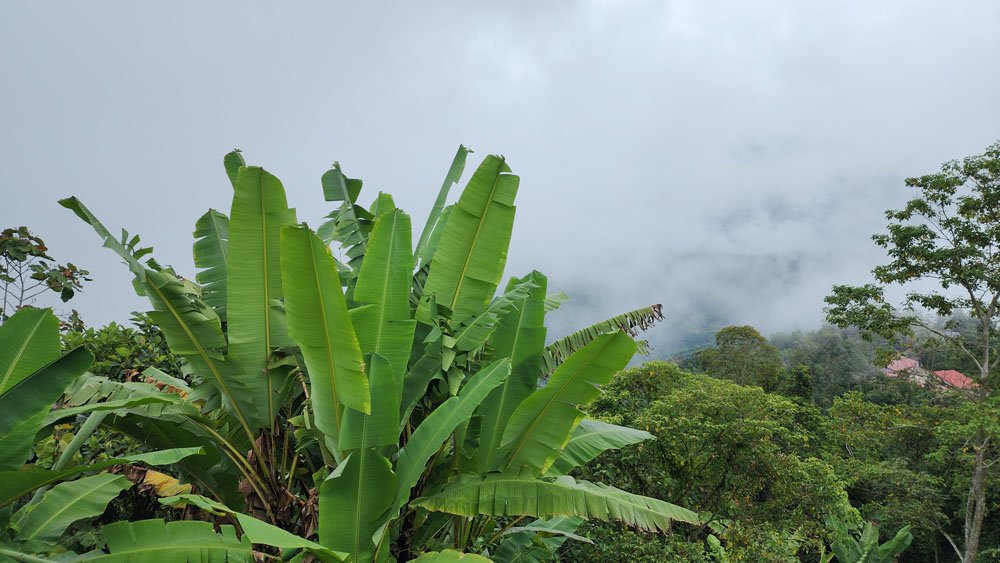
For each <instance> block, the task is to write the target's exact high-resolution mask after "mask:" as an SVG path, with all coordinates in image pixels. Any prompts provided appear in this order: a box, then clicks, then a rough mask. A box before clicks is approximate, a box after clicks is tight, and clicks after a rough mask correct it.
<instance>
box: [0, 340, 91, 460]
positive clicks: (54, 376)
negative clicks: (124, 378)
mask: <svg viewBox="0 0 1000 563" xmlns="http://www.w3.org/2000/svg"><path fill="white" fill-rule="evenodd" d="M93 363H94V355H93V354H91V353H90V352H89V351H87V350H86V349H84V348H82V347H81V348H75V349H73V350H70V351H69V352H67V353H66V354H65V355H63V356H61V357H59V358H57V359H55V360H53V361H52V362H50V363H49V364H48V365H46V366H44V367H42V368H41V369H39V370H38V371H36V372H34V373H32V374H31V375H28V376H27V377H24V378H23V379H21V381H19V382H17V384H15V385H14V386H12V387H10V388H9V389H7V390H6V391H5V392H4V393H3V394H2V395H0V471H3V470H8V469H17V468H18V467H20V466H21V465H23V464H24V461H25V459H27V457H28V454H29V453H30V451H31V446H32V444H33V443H34V441H35V434H36V433H37V432H38V431H39V430H40V429H41V428H42V426H43V425H44V424H45V415H46V414H47V413H48V411H49V409H50V408H51V407H52V404H53V403H55V402H56V401H57V400H59V398H60V397H62V395H63V391H65V390H66V387H68V386H69V384H70V383H72V382H73V380H75V379H76V378H78V377H80V376H81V375H83V373H84V372H85V371H87V369H89V368H90V365H91V364H93Z"/></svg>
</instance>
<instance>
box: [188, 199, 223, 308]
mask: <svg viewBox="0 0 1000 563" xmlns="http://www.w3.org/2000/svg"><path fill="white" fill-rule="evenodd" d="M194 237H195V241H194V265H195V266H196V267H198V268H201V271H200V272H198V273H197V274H195V279H196V280H198V283H199V284H200V285H201V292H202V293H201V295H202V299H204V300H205V303H208V305H209V306H210V307H212V308H213V309H215V312H216V314H218V315H219V318H220V319H222V321H223V322H225V320H226V301H227V297H226V282H227V280H228V277H229V273H228V267H229V217H226V215H225V214H223V213H219V212H218V211H216V210H214V209H209V210H208V211H207V212H205V214H204V215H202V216H201V218H200V219H198V222H197V223H195V228H194Z"/></svg>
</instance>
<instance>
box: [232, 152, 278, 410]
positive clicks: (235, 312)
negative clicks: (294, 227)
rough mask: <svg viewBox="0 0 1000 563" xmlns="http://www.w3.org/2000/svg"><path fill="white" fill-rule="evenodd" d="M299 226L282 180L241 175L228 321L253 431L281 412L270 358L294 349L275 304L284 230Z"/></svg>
mask: <svg viewBox="0 0 1000 563" xmlns="http://www.w3.org/2000/svg"><path fill="white" fill-rule="evenodd" d="M294 222H295V210H294V209H289V208H288V202H287V200H286V199H285V189H284V188H283V187H282V185H281V182H280V181H279V180H278V179H277V178H275V177H274V176H272V175H271V174H270V173H268V172H266V171H265V170H263V169H261V168H259V167H256V166H245V167H242V168H240V169H239V174H238V175H237V179H236V189H235V191H234V193H233V208H232V212H231V213H230V218H229V265H228V271H227V278H226V279H227V281H226V285H227V287H226V290H227V292H228V302H227V306H226V318H227V327H228V335H229V355H230V356H231V357H233V358H236V359H237V360H238V361H239V363H240V367H241V368H242V370H241V373H240V375H239V376H238V377H239V378H240V379H242V380H244V381H245V386H246V387H247V389H249V390H250V395H251V396H252V398H253V399H252V400H253V404H254V410H253V411H252V412H250V413H247V415H248V421H249V422H250V423H251V426H263V427H270V426H271V422H272V421H273V420H274V417H275V416H276V414H277V410H278V406H277V405H276V404H275V401H276V397H275V394H276V390H275V388H274V387H275V386H274V383H273V381H272V378H271V377H268V373H267V371H268V367H269V366H268V358H269V357H270V355H271V352H272V351H273V350H274V349H275V348H279V347H282V346H287V345H289V344H291V341H290V340H289V339H288V334H287V330H286V328H285V320H284V318H282V317H283V315H282V314H281V312H280V309H278V308H276V307H275V303H277V302H279V301H280V300H281V297H282V292H281V266H280V264H279V259H280V252H281V251H280V243H279V239H280V235H281V227H282V225H289V224H292V223H294Z"/></svg>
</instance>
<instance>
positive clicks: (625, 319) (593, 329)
mask: <svg viewBox="0 0 1000 563" xmlns="http://www.w3.org/2000/svg"><path fill="white" fill-rule="evenodd" d="M551 298H552V296H550V297H549V298H546V300H547V301H548V300H549V299H551ZM564 300H565V299H564ZM662 309H663V308H662V306H660V305H649V306H646V307H640V308H639V309H635V310H634V311H629V312H627V313H622V314H621V315H617V316H614V317H611V318H610V319H605V320H603V321H601V322H599V323H594V324H592V325H590V326H588V327H586V328H582V329H580V330H578V331H576V332H574V333H572V334H570V335H567V336H564V337H562V338H560V339H559V340H556V341H555V342H553V343H552V344H549V345H548V346H546V347H545V353H544V354H543V355H542V361H543V362H544V366H543V368H542V369H543V370H544V371H543V374H544V375H548V374H550V373H552V371H553V370H555V369H556V368H557V367H558V366H559V364H561V363H563V361H564V360H565V359H566V358H568V357H569V356H570V355H571V354H573V353H574V352H576V351H577V350H579V349H581V348H583V347H584V346H586V345H587V344H590V343H591V342H593V341H594V339H595V338H597V337H598V336H600V335H602V334H611V333H613V332H618V331H619V330H620V331H624V332H627V333H628V334H629V336H631V337H633V338H635V336H637V335H638V334H639V332H640V331H645V330H648V329H649V328H650V327H652V326H653V325H654V324H656V322H657V321H661V320H663V312H662ZM636 344H637V346H638V353H640V354H642V355H647V354H649V344H648V343H647V342H645V341H639V342H637V343H636Z"/></svg>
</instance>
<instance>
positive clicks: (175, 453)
mask: <svg viewBox="0 0 1000 563" xmlns="http://www.w3.org/2000/svg"><path fill="white" fill-rule="evenodd" d="M204 453H205V449H204V448H200V447H199V448H180V449H176V450H162V451H157V452H149V453H144V454H135V455H130V456H125V457H120V458H113V459H107V460H104V461H101V462H98V463H95V464H93V465H80V466H77V467H70V468H67V469H62V470H59V471H53V470H50V469H42V468H40V467H34V466H32V467H29V468H26V469H24V470H20V471H0V508H2V507H4V506H7V505H8V504H10V503H12V502H14V501H15V500H17V499H18V498H20V497H22V496H24V495H26V494H28V493H30V492H31V491H34V490H35V489H38V488H41V487H46V486H49V485H52V484H53V483H58V482H60V481H64V480H66V479H69V478H70V477H75V476H77V475H79V474H81V473H88V472H91V471H101V470H103V469H107V468H109V467H112V466H114V465H121V464H139V463H141V464H144V465H151V466H158V465H172V464H174V463H177V462H179V461H181V460H183V459H184V458H187V457H189V456H193V455H204Z"/></svg>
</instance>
